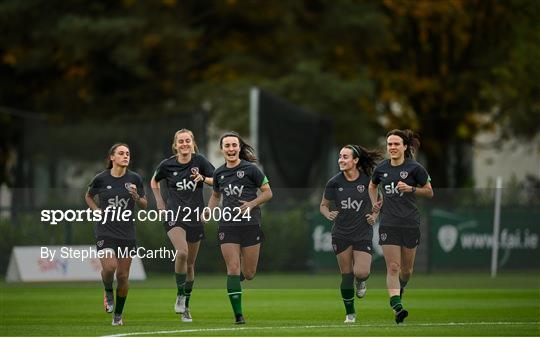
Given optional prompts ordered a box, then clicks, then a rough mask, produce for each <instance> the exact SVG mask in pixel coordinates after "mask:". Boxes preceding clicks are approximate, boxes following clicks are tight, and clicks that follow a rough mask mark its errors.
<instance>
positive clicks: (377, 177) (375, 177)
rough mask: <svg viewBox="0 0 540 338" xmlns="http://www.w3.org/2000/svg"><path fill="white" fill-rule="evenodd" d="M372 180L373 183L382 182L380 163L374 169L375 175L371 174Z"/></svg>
mask: <svg viewBox="0 0 540 338" xmlns="http://www.w3.org/2000/svg"><path fill="white" fill-rule="evenodd" d="M371 182H372V183H373V184H377V185H378V184H379V183H381V170H380V165H378V166H377V167H376V168H375V170H373V175H372V176H371Z"/></svg>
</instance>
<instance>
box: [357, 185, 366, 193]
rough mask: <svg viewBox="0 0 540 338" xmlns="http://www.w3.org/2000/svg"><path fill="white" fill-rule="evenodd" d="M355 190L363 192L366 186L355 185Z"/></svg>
mask: <svg viewBox="0 0 540 338" xmlns="http://www.w3.org/2000/svg"><path fill="white" fill-rule="evenodd" d="M356 190H358V192H359V193H363V192H364V191H365V190H366V187H365V186H364V185H363V184H361V185H357V186H356Z"/></svg>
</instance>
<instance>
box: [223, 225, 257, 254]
mask: <svg viewBox="0 0 540 338" xmlns="http://www.w3.org/2000/svg"><path fill="white" fill-rule="evenodd" d="M217 238H218V243H219V244H225V243H236V244H240V246H241V247H242V248H244V247H246V246H252V245H255V244H259V243H262V242H263V241H264V233H263V231H262V229H261V227H260V226H259V225H257V224H255V225H238V226H220V227H219V228H218V234H217Z"/></svg>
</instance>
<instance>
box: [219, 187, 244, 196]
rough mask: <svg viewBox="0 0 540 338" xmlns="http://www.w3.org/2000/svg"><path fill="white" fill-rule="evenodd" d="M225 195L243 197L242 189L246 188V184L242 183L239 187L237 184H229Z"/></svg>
mask: <svg viewBox="0 0 540 338" xmlns="http://www.w3.org/2000/svg"><path fill="white" fill-rule="evenodd" d="M223 190H225V195H227V196H231V195H232V196H238V197H241V196H242V191H243V190H244V186H243V185H241V186H239V187H237V186H234V185H232V184H229V186H228V187H226V188H225V189H223Z"/></svg>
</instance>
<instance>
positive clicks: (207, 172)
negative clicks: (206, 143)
mask: <svg viewBox="0 0 540 338" xmlns="http://www.w3.org/2000/svg"><path fill="white" fill-rule="evenodd" d="M201 158H202V161H201V168H200V169H199V172H200V173H201V174H202V175H203V176H204V177H210V176H213V175H214V170H216V168H215V167H214V166H213V165H212V163H210V162H209V161H208V160H207V159H206V158H204V157H202V156H201Z"/></svg>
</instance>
